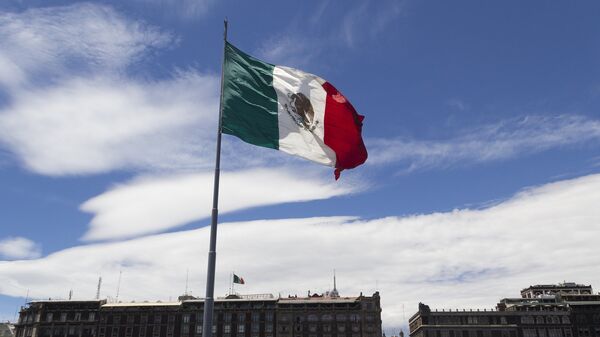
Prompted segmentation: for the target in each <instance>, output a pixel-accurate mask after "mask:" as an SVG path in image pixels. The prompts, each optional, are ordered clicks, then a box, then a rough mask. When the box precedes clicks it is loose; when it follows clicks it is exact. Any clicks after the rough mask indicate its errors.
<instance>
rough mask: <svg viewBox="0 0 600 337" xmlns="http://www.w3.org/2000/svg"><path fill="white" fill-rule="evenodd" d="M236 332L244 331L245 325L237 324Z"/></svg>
mask: <svg viewBox="0 0 600 337" xmlns="http://www.w3.org/2000/svg"><path fill="white" fill-rule="evenodd" d="M238 332H239V333H244V332H246V326H245V325H244V324H240V325H238Z"/></svg>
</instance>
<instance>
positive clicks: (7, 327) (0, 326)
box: [0, 322, 15, 337]
mask: <svg viewBox="0 0 600 337" xmlns="http://www.w3.org/2000/svg"><path fill="white" fill-rule="evenodd" d="M14 329H15V327H14V326H13V325H12V324H10V323H8V322H6V323H0V337H14V336H15V334H14Z"/></svg>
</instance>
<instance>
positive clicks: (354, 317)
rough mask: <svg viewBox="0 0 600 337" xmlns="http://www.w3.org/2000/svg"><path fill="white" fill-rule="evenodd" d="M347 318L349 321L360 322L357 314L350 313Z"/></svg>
mask: <svg viewBox="0 0 600 337" xmlns="http://www.w3.org/2000/svg"><path fill="white" fill-rule="evenodd" d="M349 318H350V322H360V315H359V314H350V316H349Z"/></svg>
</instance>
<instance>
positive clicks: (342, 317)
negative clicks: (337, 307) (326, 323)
mask: <svg viewBox="0 0 600 337" xmlns="http://www.w3.org/2000/svg"><path fill="white" fill-rule="evenodd" d="M335 320H336V321H339V322H344V321H345V320H346V315H344V314H337V315H335Z"/></svg>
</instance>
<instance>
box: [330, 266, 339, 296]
mask: <svg viewBox="0 0 600 337" xmlns="http://www.w3.org/2000/svg"><path fill="white" fill-rule="evenodd" d="M336 281H337V280H336V277H335V269H334V270H333V290H332V291H331V293H330V296H331V297H340V294H339V293H338V290H337V282H336Z"/></svg>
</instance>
